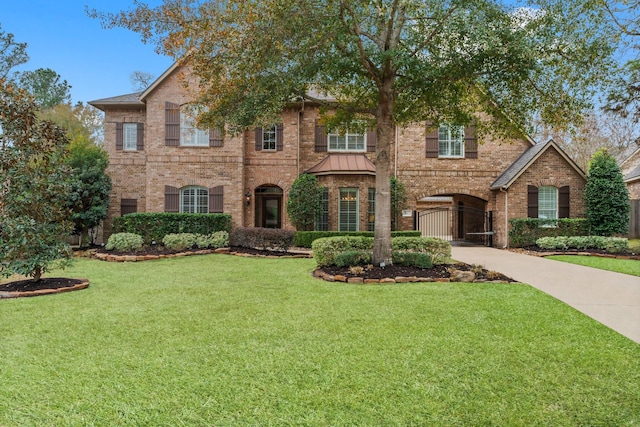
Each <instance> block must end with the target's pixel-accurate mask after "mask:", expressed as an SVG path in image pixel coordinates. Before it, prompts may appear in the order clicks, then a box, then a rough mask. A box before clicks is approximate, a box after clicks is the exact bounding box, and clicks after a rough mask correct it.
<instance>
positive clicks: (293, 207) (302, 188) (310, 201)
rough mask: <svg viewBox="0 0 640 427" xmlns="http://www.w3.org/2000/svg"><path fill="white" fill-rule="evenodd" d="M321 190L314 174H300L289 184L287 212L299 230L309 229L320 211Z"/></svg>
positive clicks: (312, 226)
mask: <svg viewBox="0 0 640 427" xmlns="http://www.w3.org/2000/svg"><path fill="white" fill-rule="evenodd" d="M322 191H323V188H322V187H321V186H320V185H319V184H318V179H317V178H316V176H315V175H310V174H302V175H300V176H299V177H298V178H296V180H295V181H293V184H292V185H291V189H290V190H289V200H288V201H287V214H288V215H289V219H290V220H291V222H292V223H293V225H294V226H295V227H296V229H298V230H299V231H311V230H313V228H314V224H315V220H316V218H317V217H318V215H319V214H321V213H322Z"/></svg>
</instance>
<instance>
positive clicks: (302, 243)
mask: <svg viewBox="0 0 640 427" xmlns="http://www.w3.org/2000/svg"><path fill="white" fill-rule="evenodd" d="M340 236H360V237H373V231H297V232H296V236H295V238H294V239H293V246H296V247H299V248H311V245H312V244H313V241H314V240H316V239H322V238H324V237H340ZM401 236H403V237H420V231H392V232H391V237H401Z"/></svg>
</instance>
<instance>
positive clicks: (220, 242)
mask: <svg viewBox="0 0 640 427" xmlns="http://www.w3.org/2000/svg"><path fill="white" fill-rule="evenodd" d="M196 246H197V247H199V248H200V249H207V248H211V249H217V248H225V247H227V246H229V233H227V232H226V231H216V232H215V233H211V234H209V235H204V234H196Z"/></svg>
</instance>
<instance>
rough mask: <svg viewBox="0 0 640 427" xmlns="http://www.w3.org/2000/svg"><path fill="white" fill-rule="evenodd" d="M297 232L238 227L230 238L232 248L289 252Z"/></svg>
mask: <svg viewBox="0 0 640 427" xmlns="http://www.w3.org/2000/svg"><path fill="white" fill-rule="evenodd" d="M294 236H295V231H292V230H284V229H281V228H261V227H237V228H234V229H233V231H232V232H231V234H230V236H229V244H230V245H231V246H240V247H244V248H253V249H262V250H269V249H273V250H278V251H287V250H288V249H289V248H290V247H291V244H292V243H293V237H294Z"/></svg>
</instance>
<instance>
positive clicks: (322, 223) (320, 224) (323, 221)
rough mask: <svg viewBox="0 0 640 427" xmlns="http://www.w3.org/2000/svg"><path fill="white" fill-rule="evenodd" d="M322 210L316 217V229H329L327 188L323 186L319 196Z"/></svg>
mask: <svg viewBox="0 0 640 427" xmlns="http://www.w3.org/2000/svg"><path fill="white" fill-rule="evenodd" d="M321 202H322V212H321V213H320V214H319V215H318V216H317V217H316V225H315V230H316V231H328V230H329V189H328V188H327V187H324V188H323V190H322V196H321Z"/></svg>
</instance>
